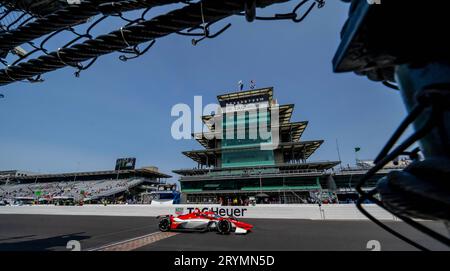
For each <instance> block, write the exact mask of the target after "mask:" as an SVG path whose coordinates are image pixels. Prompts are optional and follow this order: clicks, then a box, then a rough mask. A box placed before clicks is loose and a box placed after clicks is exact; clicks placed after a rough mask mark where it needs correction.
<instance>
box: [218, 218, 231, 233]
mask: <svg viewBox="0 0 450 271" xmlns="http://www.w3.org/2000/svg"><path fill="white" fill-rule="evenodd" d="M231 227H232V226H231V222H230V221H228V220H225V219H224V220H220V221H219V222H217V232H219V233H220V234H229V233H230V232H231Z"/></svg>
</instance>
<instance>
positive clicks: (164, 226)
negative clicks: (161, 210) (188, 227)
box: [158, 217, 171, 232]
mask: <svg viewBox="0 0 450 271" xmlns="http://www.w3.org/2000/svg"><path fill="white" fill-rule="evenodd" d="M170 224H171V223H170V219H169V218H168V217H164V218H162V219H161V220H160V221H159V225H158V226H159V230H160V231H162V232H166V231H169V230H170Z"/></svg>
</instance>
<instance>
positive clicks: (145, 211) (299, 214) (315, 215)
mask: <svg viewBox="0 0 450 271" xmlns="http://www.w3.org/2000/svg"><path fill="white" fill-rule="evenodd" d="M195 208H199V209H201V210H208V209H209V210H212V211H215V212H217V213H218V214H219V215H224V216H230V215H233V216H235V217H239V218H269V219H313V220H365V219H366V217H365V216H364V215H362V214H361V213H360V212H359V211H358V210H357V209H356V206H355V205H352V204H333V205H322V206H318V205H315V204H298V205H297V204H292V205H291V204H290V205H281V204H280V205H277V204H270V205H257V206H220V205H213V204H211V205H181V204H180V205H161V206H154V205H107V206H104V205H84V206H54V205H34V206H0V214H40V215H94V216H148V217H156V216H158V215H166V214H182V213H188V212H190V211H193V210H194V209H195ZM365 208H366V209H367V210H369V212H370V213H371V214H373V215H374V216H375V217H377V218H378V219H381V220H397V218H395V217H394V216H393V215H392V214H390V213H389V212H387V211H385V210H383V209H382V208H380V207H378V206H376V205H372V204H370V205H365Z"/></svg>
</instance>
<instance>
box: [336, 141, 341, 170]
mask: <svg viewBox="0 0 450 271" xmlns="http://www.w3.org/2000/svg"><path fill="white" fill-rule="evenodd" d="M336 149H337V155H338V158H339V167H340V169H341V170H342V160H341V152H340V151H339V142H338V139H337V138H336Z"/></svg>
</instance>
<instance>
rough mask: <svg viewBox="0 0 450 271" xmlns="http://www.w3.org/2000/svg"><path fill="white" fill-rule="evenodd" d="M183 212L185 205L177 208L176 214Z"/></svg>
mask: <svg viewBox="0 0 450 271" xmlns="http://www.w3.org/2000/svg"><path fill="white" fill-rule="evenodd" d="M183 213H184V208H183V207H177V208H175V214H176V215H182V214H183Z"/></svg>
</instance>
